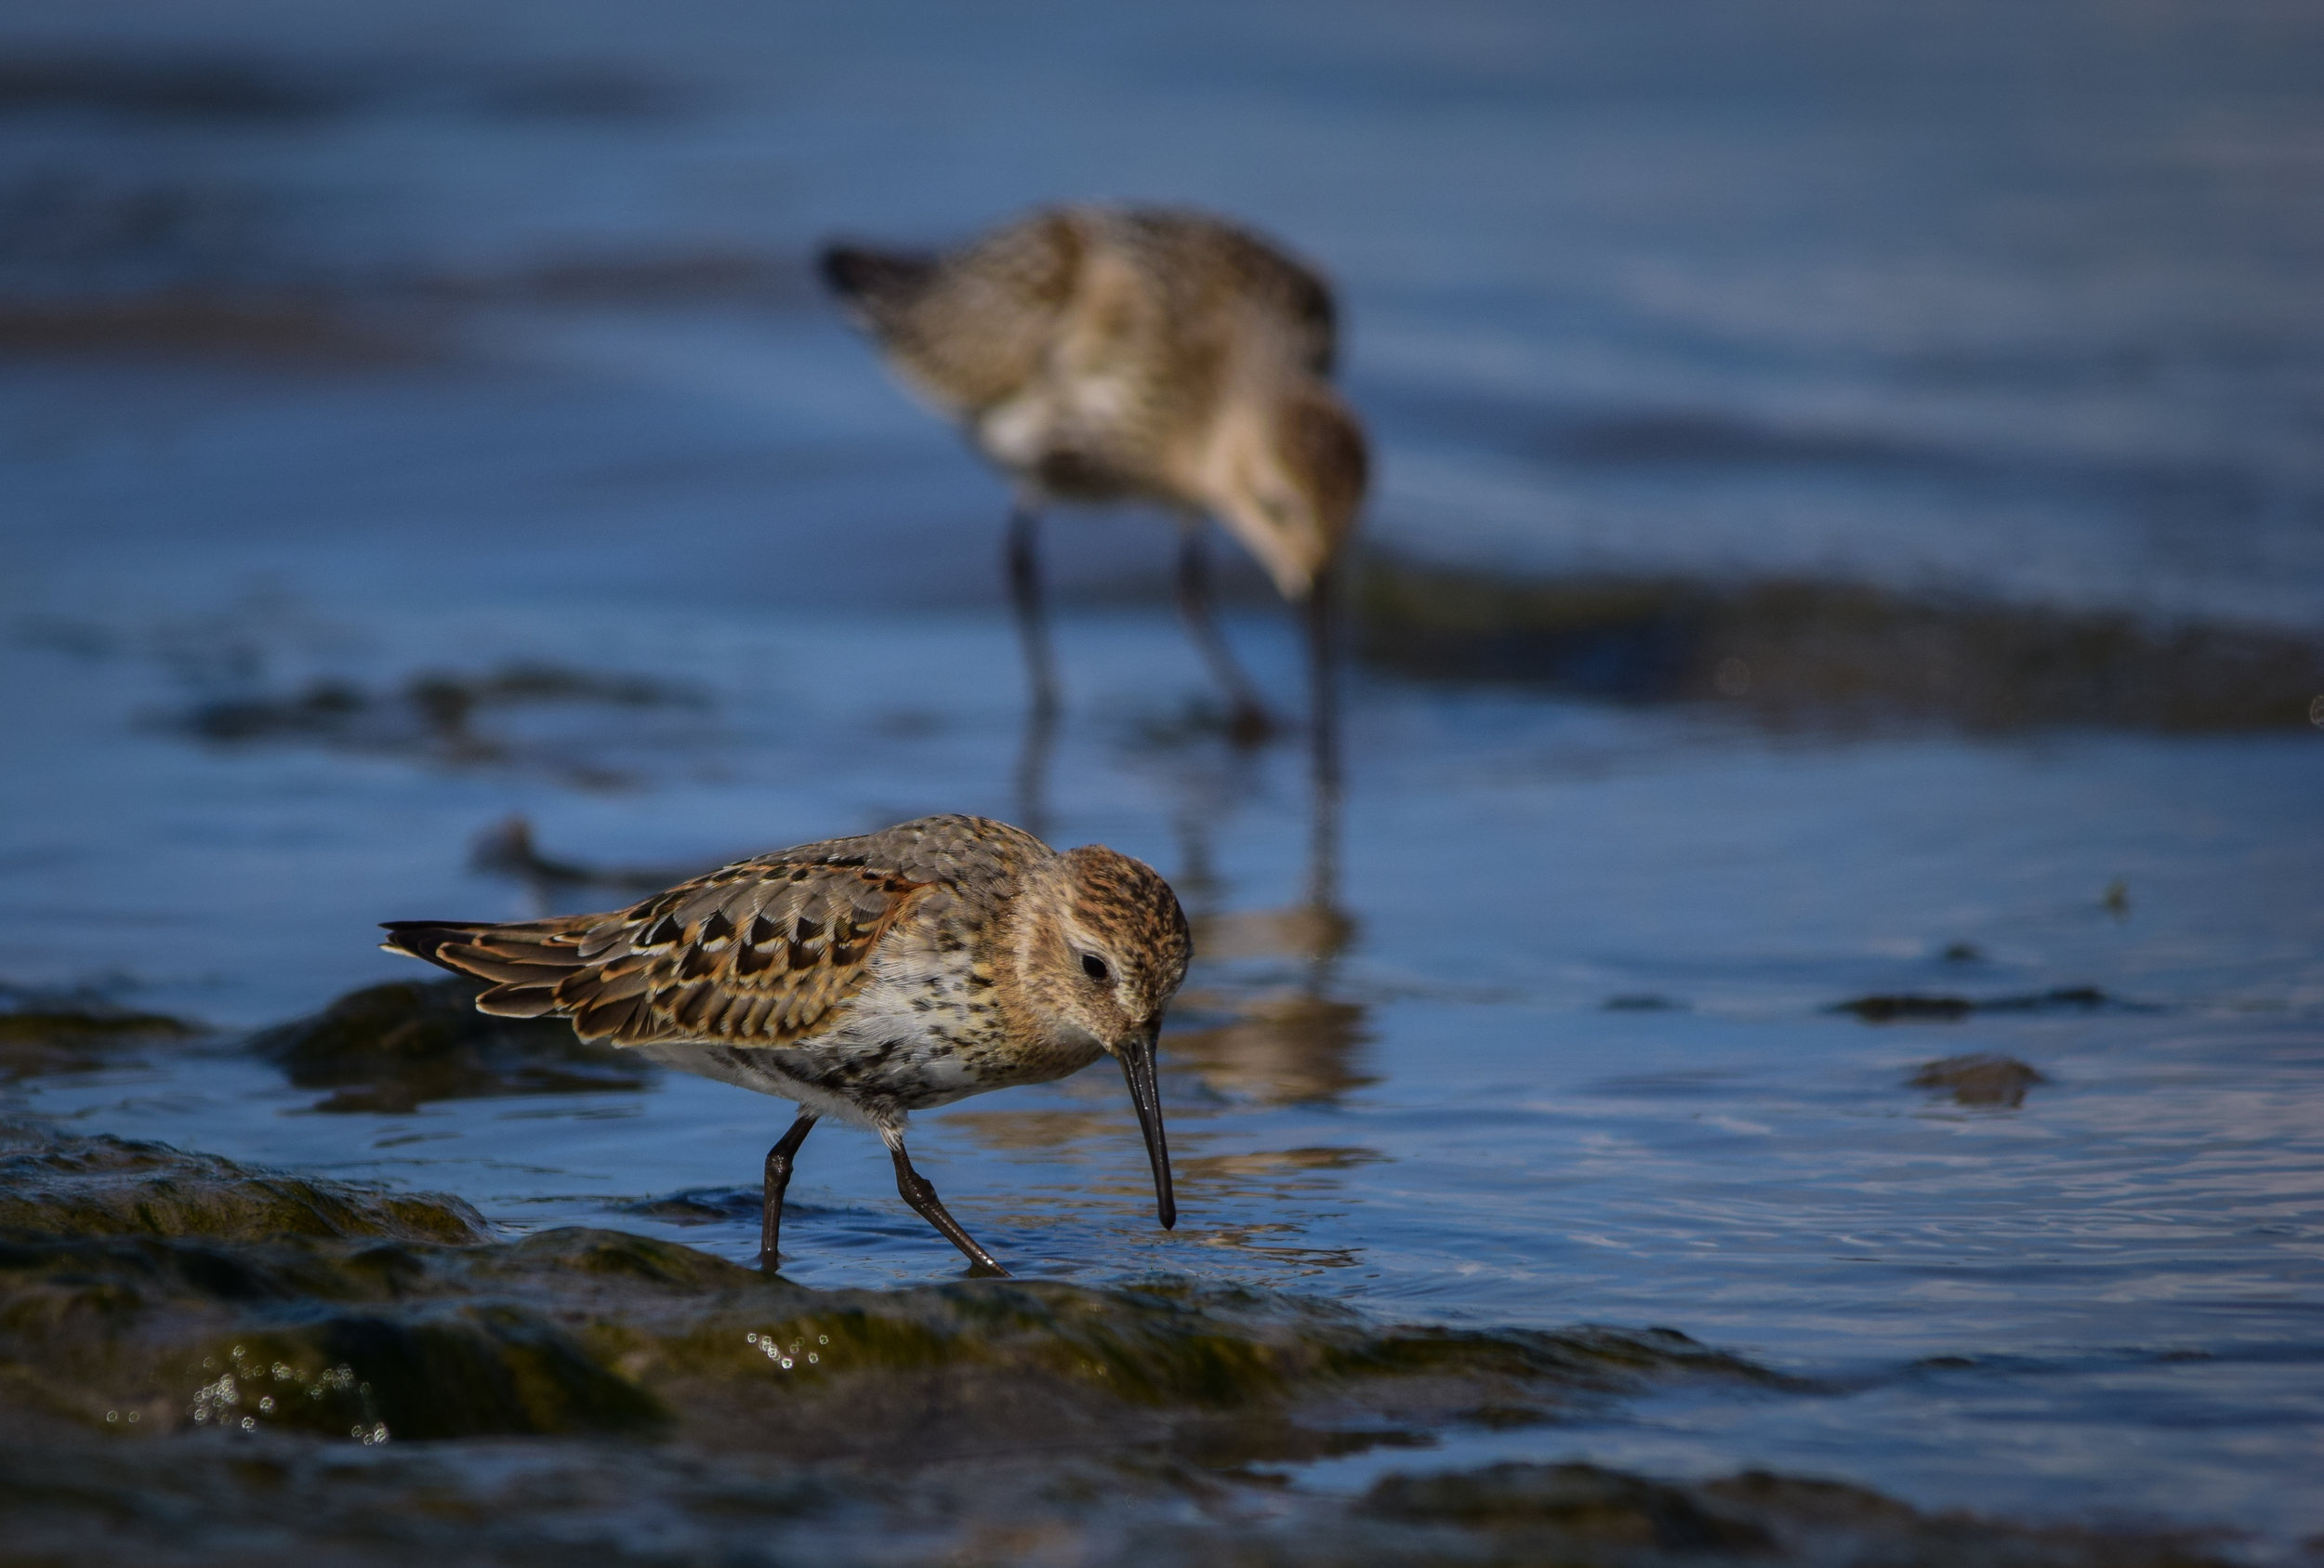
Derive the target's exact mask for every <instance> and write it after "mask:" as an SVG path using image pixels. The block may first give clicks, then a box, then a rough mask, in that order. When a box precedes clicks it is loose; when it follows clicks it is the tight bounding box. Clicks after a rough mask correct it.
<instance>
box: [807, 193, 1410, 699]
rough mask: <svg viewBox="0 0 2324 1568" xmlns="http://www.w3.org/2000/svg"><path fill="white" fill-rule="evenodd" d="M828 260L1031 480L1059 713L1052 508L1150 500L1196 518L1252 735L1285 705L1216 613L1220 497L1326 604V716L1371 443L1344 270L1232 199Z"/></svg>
mask: <svg viewBox="0 0 2324 1568" xmlns="http://www.w3.org/2000/svg"><path fill="white" fill-rule="evenodd" d="M822 270H823V275H824V278H825V282H826V283H828V284H829V285H830V287H831V289H832V291H833V292H834V293H835V294H836V295H837V296H838V297H839V298H840V299H841V300H842V301H843V302H844V303H845V305H846V307H847V309H848V310H849V311H850V313H851V314H852V316H853V317H854V318H855V319H856V321H857V322H858V323H861V324H862V325H863V326H864V327H865V329H866V330H867V331H869V332H870V334H871V335H872V336H873V337H874V338H875V339H876V340H877V341H878V345H879V347H880V349H881V351H882V352H883V353H884V354H885V356H886V357H887V360H888V362H889V363H890V364H891V366H892V367H894V369H895V370H896V371H897V373H898V374H899V375H901V376H903V377H904V379H905V381H906V382H908V383H909V384H910V385H911V386H912V387H913V388H914V389H917V390H918V391H919V392H920V393H921V394H922V395H924V396H925V397H927V398H928V399H929V400H930V401H931V402H933V403H934V404H935V405H936V406H937V407H938V408H939V409H941V410H943V411H944V412H945V413H947V414H949V415H953V416H954V417H956V418H957V419H959V420H960V421H961V423H962V424H963V426H964V427H965V428H966V429H967V431H968V433H969V437H970V439H971V441H973V442H974V443H975V445H976V447H977V449H978V451H980V452H982V453H983V454H984V455H985V456H986V457H987V458H989V459H990V460H991V461H992V462H993V463H994V464H995V465H997V467H998V468H1001V469H1002V470H1003V471H1004V472H1005V473H1006V474H1007V475H1008V476H1009V478H1010V482H1011V484H1012V485H1013V486H1014V489H1015V503H1014V506H1013V507H1012V509H1011V512H1010V523H1009V533H1008V556H1007V559H1008V573H1009V581H1010V589H1011V593H1012V596H1013V598H1014V601H1015V606H1016V611H1017V617H1018V625H1019V629H1020V632H1021V634H1022V637H1023V645H1024V652H1025V660H1026V665H1027V668H1028V674H1029V676H1030V679H1031V681H1032V688H1033V700H1034V706H1035V709H1036V711H1037V713H1047V712H1050V711H1053V710H1054V708H1055V706H1056V704H1057V678H1056V673H1055V666H1054V661H1053V659H1052V657H1051V654H1050V646H1049V638H1048V630H1047V626H1046V624H1045V621H1044V618H1043V612H1042V603H1041V573H1040V560H1039V549H1038V534H1037V530H1038V526H1039V517H1040V515H1041V513H1042V512H1043V511H1044V510H1045V509H1046V508H1047V507H1050V506H1051V505H1053V504H1056V503H1059V502H1068V503H1108V502H1117V501H1146V502H1150V503H1154V504H1156V505H1158V506H1161V507H1165V508H1168V509H1169V510H1170V511H1172V512H1174V513H1176V514H1177V515H1178V517H1179V518H1180V520H1181V535H1182V536H1181V544H1180V550H1179V562H1178V579H1177V592H1178V603H1179V609H1180V612H1181V613H1182V615H1183V616H1184V618H1185V621H1186V625H1187V629H1188V631H1189V632H1190V633H1191V634H1192V636H1193V638H1194V639H1195V646H1196V647H1197V648H1198V649H1199V650H1200V651H1201V652H1202V655H1203V658H1204V661H1205V662H1206V663H1207V664H1208V665H1209V667H1210V670H1211V672H1212V674H1213V675H1214V676H1215V677H1216V678H1217V679H1218V681H1219V683H1220V684H1221V686H1222V687H1223V688H1224V689H1225V692H1226V693H1227V696H1228V698H1229V700H1230V702H1231V703H1232V705H1233V714H1232V718H1231V732H1232V733H1233V734H1234V735H1235V738H1236V739H1237V740H1238V741H1241V742H1244V743H1251V742H1256V741H1259V740H1261V739H1264V738H1265V737H1266V736H1268V735H1269V734H1272V733H1274V731H1276V730H1277V729H1278V728H1279V727H1280V726H1279V724H1278V722H1277V721H1276V719H1275V718H1274V716H1273V715H1272V714H1271V713H1270V712H1269V710H1268V707H1267V705H1266V704H1265V703H1264V702H1262V701H1261V698H1260V696H1259V692H1258V690H1257V688H1256V687H1255V686H1254V685H1253V684H1252V682H1251V680H1250V679H1249V678H1248V676H1246V675H1245V674H1244V673H1243V670H1242V668H1241V666H1240V665H1238V664H1237V663H1236V661H1235V656H1234V654H1233V652H1232V651H1231V650H1230V649H1229V648H1228V646H1227V643H1226V640H1225V639H1224V638H1223V637H1222V636H1221V634H1220V631H1219V628H1218V625H1217V623H1216V621H1215V620H1214V619H1213V618H1212V615H1211V613H1210V584H1209V571H1208V558H1207V556H1206V554H1205V550H1204V544H1203V525H1204V520H1205V519H1206V518H1213V519H1216V520H1218V521H1219V522H1220V523H1221V525H1222V526H1223V527H1224V528H1225V529H1226V530H1227V532H1228V533H1230V534H1233V535H1234V536H1235V539H1236V540H1237V541H1238V542H1239V543H1241V544H1242V546H1243V547H1244V548H1246V549H1248V551H1249V552H1250V553H1251V555H1252V556H1253V557H1254V558H1255V559H1256V560H1258V561H1259V563H1260V565H1261V566H1262V567H1263V568H1265V570H1266V572H1267V574H1268V576H1269V577H1270V578H1272V579H1273V580H1274V585H1275V586H1276V588H1277V589H1279V590H1280V591H1281V592H1282V594H1283V597H1284V598H1285V599H1286V600H1290V601H1291V602H1292V603H1294V604H1297V605H1300V606H1301V607H1302V608H1303V609H1304V610H1305V612H1306V613H1307V621H1308V629H1309V659H1310V665H1311V681H1312V687H1313V690H1312V694H1311V701H1312V705H1313V710H1314V711H1313V720H1314V727H1315V729H1316V731H1318V732H1319V733H1321V732H1322V731H1324V730H1325V729H1326V728H1327V725H1328V723H1329V712H1328V709H1329V705H1330V696H1329V669H1330V657H1331V654H1330V642H1331V633H1330V616H1331V569H1332V566H1333V564H1334V563H1335V561H1337V560H1338V559H1339V558H1340V554H1341V552H1342V551H1343V549H1344V548H1345V547H1346V544H1347V541H1348V539H1349V536H1350V535H1351V534H1353V530H1354V527H1355V519H1356V512H1357V510H1358V508H1359V507H1361V506H1362V504H1363V500H1364V493H1365V487H1366V483H1367V475H1368V468H1369V461H1368V455H1367V444H1366V441H1365V436H1364V429H1363V427H1362V425H1361V424H1360V423H1359V422H1358V420H1357V418H1356V416H1355V415H1354V414H1353V412H1352V411H1351V410H1350V409H1349V407H1348V405H1347V404H1346V403H1345V402H1343V401H1341V399H1340V395H1339V393H1338V392H1337V391H1336V390H1335V389H1333V387H1332V385H1331V381H1330V376H1331V374H1332V369H1333V364H1334V361H1335V359H1336V356H1337V350H1338V343H1337V338H1338V323H1337V310H1336V307H1335V306H1334V304H1333V300H1332V296H1331V290H1330V288H1329V287H1328V285H1327V284H1326V283H1325V282H1324V281H1323V279H1322V278H1320V277H1319V276H1317V275H1316V274H1315V272H1314V271H1313V270H1311V269H1309V268H1308V267H1306V266H1304V265H1302V264H1301V263H1300V262H1298V261H1295V260H1293V259H1292V258H1291V257H1287V256H1286V255H1285V254H1284V253H1283V252H1282V251H1281V250H1279V249H1277V248H1276V247H1274V245H1272V244H1268V243H1267V242H1266V241H1264V240H1262V239H1261V238H1259V237H1258V236H1256V235H1254V234H1252V233H1250V232H1248V231H1246V230H1244V229H1241V228H1239V227H1237V226H1235V225H1234V224H1232V223H1228V222H1225V221H1223V220H1221V219H1219V218H1215V217H1206V216H1204V215H1201V214H1198V213H1191V212H1182V211H1173V210H1164V209H1153V208H1134V207H1129V208H1113V207H1099V206H1065V207H1055V208H1049V209H1045V210H1042V211H1039V212H1036V213H1033V214H1031V215H1030V216H1027V217H1021V218H1018V219H1016V220H1014V221H1012V222H1010V223H1007V224H1004V225H1002V226H1001V227H999V228H997V229H995V230H993V231H989V232H987V233H986V234H984V235H983V236H982V237H980V238H978V239H976V240H974V241H972V242H971V243H970V244H966V245H964V246H962V247H960V248H959V249H957V250H953V251H949V252H945V253H942V254H928V253H918V252H901V251H891V250H881V249H873V248H869V247H865V246H859V245H852V244H834V245H831V246H828V247H826V248H825V251H824V253H823V257H822Z"/></svg>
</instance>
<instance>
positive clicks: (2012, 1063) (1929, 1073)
mask: <svg viewBox="0 0 2324 1568" xmlns="http://www.w3.org/2000/svg"><path fill="white" fill-rule="evenodd" d="M2049 1081H2050V1080H2049V1079H2048V1078H2046V1077H2044V1076H2042V1075H2041V1074H2040V1073H2037V1072H2036V1071H2034V1070H2033V1069H2032V1068H2030V1067H2028V1066H2027V1065H2026V1064H2025V1063H2024V1062H2022V1061H2016V1060H2014V1058H2011V1057H2006V1056H1993V1055H1990V1054H1988V1053H1987V1052H1983V1051H1979V1052H1976V1053H1974V1054H1972V1055H1969V1056H1948V1057H1944V1058H1942V1059H1940V1060H1938V1061H1930V1062H1924V1063H1922V1064H1921V1067H1920V1068H1919V1070H1918V1071H1916V1072H1915V1073H1914V1074H1912V1076H1911V1077H1910V1078H1908V1079H1907V1080H1905V1082H1906V1084H1907V1086H1908V1087H1912V1088H1916V1089H1942V1090H1944V1091H1945V1092H1946V1093H1948V1094H1949V1095H1951V1096H1952V1097H1953V1100H1954V1102H1955V1103H1957V1104H1961V1105H2000V1106H2006V1107H2010V1108H2012V1109H2014V1108H2015V1107H2017V1106H2019V1105H2023V1104H2024V1103H2025V1102H2026V1091H2027V1089H2028V1088H2031V1087H2033V1086H2034V1085H2036V1084H2046V1083H2048V1082H2049Z"/></svg>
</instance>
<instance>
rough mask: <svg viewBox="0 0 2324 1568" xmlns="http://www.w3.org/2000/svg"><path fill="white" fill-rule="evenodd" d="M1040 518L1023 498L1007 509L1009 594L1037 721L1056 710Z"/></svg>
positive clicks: (1053, 660)
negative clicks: (1043, 591)
mask: <svg viewBox="0 0 2324 1568" xmlns="http://www.w3.org/2000/svg"><path fill="white" fill-rule="evenodd" d="M1008 556H1009V597H1010V602H1011V603H1013V604H1014V605H1015V606H1016V611H1017V639H1018V640H1019V641H1020V642H1021V643H1023V646H1024V673H1025V679H1026V680H1027V681H1028V682H1029V683H1030V684H1031V686H1032V688H1033V716H1034V718H1035V719H1036V720H1037V721H1038V720H1042V719H1046V718H1050V717H1052V716H1053V715H1054V714H1055V713H1056V712H1057V661H1056V660H1055V659H1054V658H1053V657H1052V656H1051V655H1050V646H1049V613H1048V611H1047V610H1046V609H1045V608H1044V606H1043V605H1042V603H1041V534H1040V518H1039V516H1038V515H1037V513H1036V512H1035V511H1034V510H1033V508H1032V507H1029V506H1027V505H1025V503H1023V501H1020V502H1018V503H1017V504H1016V505H1015V506H1014V507H1011V508H1010V512H1009V551H1008Z"/></svg>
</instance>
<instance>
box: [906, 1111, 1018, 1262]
mask: <svg viewBox="0 0 2324 1568" xmlns="http://www.w3.org/2000/svg"><path fill="white" fill-rule="evenodd" d="M888 1153H890V1154H891V1156H893V1158H894V1160H895V1162H896V1191H897V1192H901V1193H903V1194H904V1201H905V1203H907V1204H910V1205H911V1206H912V1212H913V1213H915V1214H917V1215H918V1216H919V1217H920V1218H921V1219H925V1220H927V1221H928V1222H929V1223H930V1224H931V1225H933V1226H935V1227H936V1229H937V1230H939V1231H942V1232H944V1240H946V1241H948V1242H950V1243H951V1244H952V1245H955V1246H957V1247H958V1248H959V1249H960V1250H961V1251H962V1252H963V1253H964V1254H966V1255H967V1257H968V1259H969V1261H970V1262H971V1263H973V1264H975V1265H976V1266H977V1267H978V1268H980V1269H990V1270H991V1271H992V1272H995V1273H997V1274H999V1275H1001V1276H1002V1277H1003V1278H1006V1277H1007V1276H1008V1273H1009V1271H1008V1270H1006V1269H1004V1268H1002V1267H1001V1266H1000V1265H999V1264H998V1263H997V1262H996V1261H995V1260H994V1258H993V1255H992V1254H991V1253H989V1252H987V1251H985V1250H984V1248H983V1247H981V1246H979V1245H976V1238H975V1237H973V1236H971V1235H970V1234H969V1233H968V1232H966V1231H963V1230H962V1229H960V1221H958V1220H957V1219H954V1218H953V1217H952V1215H951V1214H950V1213H949V1212H948V1211H947V1210H946V1209H945V1208H944V1200H943V1199H942V1198H939V1197H938V1196H937V1195H936V1187H935V1184H934V1183H933V1182H931V1181H930V1180H929V1179H928V1178H927V1177H925V1176H922V1175H921V1174H920V1173H919V1172H918V1171H917V1170H914V1169H913V1168H912V1157H911V1156H910V1155H909V1154H906V1153H905V1152H904V1145H903V1144H902V1143H901V1142H897V1143H891V1144H889V1145H888Z"/></svg>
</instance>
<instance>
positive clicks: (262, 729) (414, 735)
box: [176, 664, 708, 785]
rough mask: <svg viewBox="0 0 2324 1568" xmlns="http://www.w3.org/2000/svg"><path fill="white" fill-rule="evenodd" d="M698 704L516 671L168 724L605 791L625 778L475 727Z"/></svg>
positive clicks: (241, 700)
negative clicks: (541, 714)
mask: <svg viewBox="0 0 2324 1568" xmlns="http://www.w3.org/2000/svg"><path fill="white" fill-rule="evenodd" d="M573 706H586V707H593V708H614V709H629V710H649V709H661V710H681V711H687V712H699V711H701V710H703V709H705V708H706V707H707V706H708V700H707V698H706V696H705V695H704V694H703V693H702V692H699V691H698V690H696V689H694V688H693V687H688V686H680V685H678V684H676V683H673V682H669V681H663V680H657V679H652V678H650V677H646V676H636V675H622V674H613V673H607V672H604V671H597V670H575V669H567V668H563V667H561V666H558V665H526V664H518V665H507V666H505V667H503V668H501V669H499V670H497V671H495V672H492V673H490V674H484V675H463V674H455V673H447V672H424V673H421V674H418V675H415V676H413V677H412V678H411V679H408V680H406V681H404V682H403V685H402V686H401V687H399V688H397V689H396V690H394V691H391V692H373V691H370V690H368V689H366V688H364V687H362V686H359V685H357V684H355V683H354V682H352V681H348V680H340V679H319V680H314V681H311V682H310V683H309V684H307V685H306V686H304V687H302V688H300V689H299V690H297V691H296V692H288V693H282V694H261V695H246V696H235V697H231V698H218V699H213V700H211V701H207V702H204V703H200V704H197V705H195V706H194V707H193V708H192V709H191V710H190V711H188V712H186V713H184V714H182V715H180V716H178V718H177V720H176V726H177V727H178V728H179V729H182V730H183V731H186V732H188V733H191V734H192V735H194V736H197V737H198V738H200V739H203V740H205V741H211V742H215V743H219V744H252V743H258V742H305V743H308V744H319V745H327V746H332V747H337V748H341V749H345V750H350V751H363V752H374V753H384V754H388V755H392V756H404V757H412V758H419V759H421V760H425V761H429V762H435V763H441V764H447V765H455V766H470V765H502V766H506V765H518V766H532V767H541V768H547V769H548V770H550V771H556V772H559V773H561V774H563V775H564V776H566V777H567V778H568V779H570V780H571V781H572V782H574V783H576V784H585V785H586V784H599V785H612V784H619V783H622V782H624V781H625V776H624V775H622V774H620V773H619V772H618V771H615V770H612V769H609V768H606V767H604V766H603V765H602V764H601V763H600V762H598V761H596V760H594V759H592V758H589V757H587V756H579V755H573V754H571V753H572V752H573V748H572V747H570V746H566V747H560V746H558V745H554V744H547V743H544V742H542V741H539V740H532V739H527V740H520V739H517V738H514V737H512V736H510V735H508V734H505V733H504V734H495V733H494V732H492V731H491V730H489V729H487V728H486V726H485V724H484V720H485V719H486V718H489V717H492V716H494V715H507V714H509V713H511V712H512V711H515V710H522V709H529V708H541V707H573ZM503 728H505V725H504V726H503Z"/></svg>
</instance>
